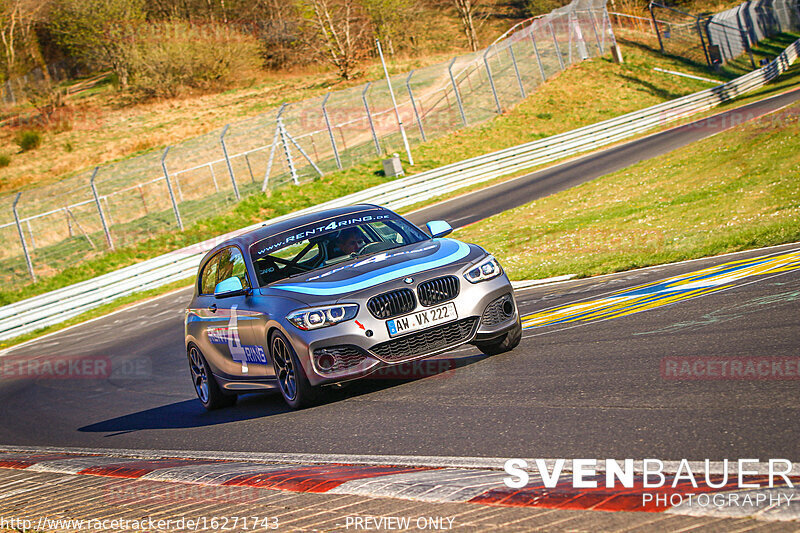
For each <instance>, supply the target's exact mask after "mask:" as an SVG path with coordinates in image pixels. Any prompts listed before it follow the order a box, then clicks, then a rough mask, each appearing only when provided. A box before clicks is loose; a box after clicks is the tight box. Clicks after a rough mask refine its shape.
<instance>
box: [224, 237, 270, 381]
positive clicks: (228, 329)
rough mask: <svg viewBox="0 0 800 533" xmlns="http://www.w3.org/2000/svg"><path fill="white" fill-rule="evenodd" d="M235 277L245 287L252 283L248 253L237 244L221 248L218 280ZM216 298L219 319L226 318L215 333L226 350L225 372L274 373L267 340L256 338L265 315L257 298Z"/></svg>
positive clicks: (241, 374) (245, 374)
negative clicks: (254, 304)
mask: <svg viewBox="0 0 800 533" xmlns="http://www.w3.org/2000/svg"><path fill="white" fill-rule="evenodd" d="M232 277H235V278H238V279H239V281H240V282H241V284H242V287H243V288H245V289H247V288H251V287H252V284H251V283H250V279H249V276H248V274H247V267H246V266H245V259H244V256H243V255H242V252H241V250H240V249H239V248H238V247H236V246H230V247H228V248H225V249H224V250H222V251H220V253H219V260H218V263H217V275H216V278H217V284H219V283H220V282H222V281H224V280H226V279H229V278H232ZM214 300H215V304H216V308H215V310H214V314H215V315H216V316H217V320H218V321H220V322H225V325H224V326H222V329H221V330H220V331H219V332H216V333H219V335H215V336H214V338H213V341H212V342H215V343H216V344H217V345H218V346H219V348H218V349H219V351H220V353H221V354H224V358H225V367H226V370H224V372H225V373H226V374H229V375H231V376H237V377H242V378H256V377H265V376H270V375H273V374H274V372H273V371H272V366H271V365H268V364H267V362H268V359H267V356H266V353H267V352H266V346H264V342H265V341H264V340H263V339H257V338H256V333H255V332H256V329H257V328H255V327H254V326H255V324H256V323H257V321H259V320H263V318H264V316H263V313H261V312H260V311H259V310H258V309H255V308H253V306H252V303H253V302H254V301H255V300H254V299H253V298H252V297H250V296H247V295H242V296H230V297H226V298H216V297H215V298H214Z"/></svg>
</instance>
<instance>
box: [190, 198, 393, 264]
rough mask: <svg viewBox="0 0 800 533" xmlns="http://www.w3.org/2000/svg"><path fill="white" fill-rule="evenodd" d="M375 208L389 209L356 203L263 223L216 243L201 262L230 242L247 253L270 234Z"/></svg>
mask: <svg viewBox="0 0 800 533" xmlns="http://www.w3.org/2000/svg"><path fill="white" fill-rule="evenodd" d="M376 209H379V210H381V211H389V210H388V209H386V208H384V207H381V206H379V205H372V204H358V205H350V206H346V207H337V208H334V209H325V210H324V211H316V212H314V213H309V214H307V215H300V216H297V217H293V218H289V219H287V220H281V221H280V222H275V223H272V224H266V223H265V224H264V225H263V226H261V227H260V228H256V229H254V230H251V231H248V232H247V233H243V234H241V235H237V236H236V237H232V238H230V239H228V240H226V241H225V242H222V243H220V244H218V245H217V246H215V247H214V248H213V249H212V250H210V251H209V252H208V253H207V254H206V255H205V256H204V257H203V262H205V261H206V259H207V258H208V257H209V256H210V255H211V254H213V253H215V252H217V251H218V250H220V249H222V248H225V247H227V246H230V245H232V244H235V245H238V246H239V247H240V248H241V249H242V252H244V253H247V250H248V249H249V247H250V245H252V244H253V243H256V242H258V241H260V240H261V239H265V238H267V237H269V236H271V235H275V234H278V233H282V232H284V231H288V230H291V229H293V228H297V227H300V226H304V225H306V224H312V223H314V222H321V221H324V220H328V219H331V218H335V217H339V216H342V215H350V214H354V213H361V212H364V211H374V210H376ZM390 212H391V211H390Z"/></svg>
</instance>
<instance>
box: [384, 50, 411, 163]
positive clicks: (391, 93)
mask: <svg viewBox="0 0 800 533" xmlns="http://www.w3.org/2000/svg"><path fill="white" fill-rule="evenodd" d="M375 45H376V46H377V47H378V55H380V56H381V64H382V65H383V75H384V76H385V77H386V86H387V87H388V88H389V96H391V97H392V107H394V116H395V118H396V119H397V127H398V128H399V129H400V136H401V137H402V138H403V148H405V150H406V155H407V156H408V164H409V165H411V166H414V156H413V155H411V147H410V146H409V145H408V137H407V136H406V129H405V128H404V127H403V118H402V117H401V116H400V110H399V109H397V100H395V99H394V89H392V81H391V79H390V78H389V70H388V69H387V68H386V61H384V59H383V49H382V48H381V41H380V39H375Z"/></svg>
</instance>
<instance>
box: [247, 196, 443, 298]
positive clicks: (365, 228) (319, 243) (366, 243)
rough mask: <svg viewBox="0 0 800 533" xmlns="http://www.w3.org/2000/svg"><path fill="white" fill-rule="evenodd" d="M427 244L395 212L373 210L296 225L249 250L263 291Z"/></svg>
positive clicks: (425, 237) (421, 236) (422, 234)
mask: <svg viewBox="0 0 800 533" xmlns="http://www.w3.org/2000/svg"><path fill="white" fill-rule="evenodd" d="M425 239H428V236H427V235H425V234H424V233H422V232H421V231H420V230H419V229H417V227H416V226H414V225H413V224H410V223H409V222H406V221H405V220H403V219H402V218H400V217H398V216H397V215H395V214H394V213H391V212H389V211H384V210H373V211H367V212H362V213H355V214H349V215H343V216H340V217H336V218H332V219H325V220H321V221H319V222H316V223H312V224H307V225H305V226H299V227H297V228H293V229H291V230H288V231H285V232H282V233H278V234H276V235H273V236H271V237H267V238H266V239H262V240H260V241H258V242H256V243H255V244H253V245H252V246H251V247H250V256H251V257H252V259H253V266H254V267H255V270H256V274H257V277H258V285H259V286H260V287H263V286H265V285H269V284H270V283H274V282H276V281H280V280H282V279H286V278H288V277H291V276H294V275H297V274H304V273H306V272H312V271H314V270H319V269H321V268H327V267H329V266H331V265H335V264H337V263H342V262H345V261H349V260H351V259H354V258H356V257H363V256H366V255H370V254H373V253H378V252H383V251H386V250H391V249H393V248H399V247H401V246H405V245H407V244H413V243H415V242H420V241H423V240H425Z"/></svg>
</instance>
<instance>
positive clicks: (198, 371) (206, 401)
mask: <svg viewBox="0 0 800 533" xmlns="http://www.w3.org/2000/svg"><path fill="white" fill-rule="evenodd" d="M188 356H189V372H190V373H191V375H192V384H193V385H194V391H195V392H196V393H197V398H198V399H199V400H200V403H202V404H203V407H205V408H206V409H207V410H209V411H213V410H214V409H221V408H223V407H230V406H232V405H234V404H235V403H236V400H237V396H236V395H235V394H225V393H224V392H222V389H220V388H219V384H217V380H216V379H214V374H212V373H211V367H210V366H208V363H207V362H206V358H205V357H203V354H202V352H201V351H200V348H198V347H197V346H195V345H194V344H191V345H189V351H188Z"/></svg>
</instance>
